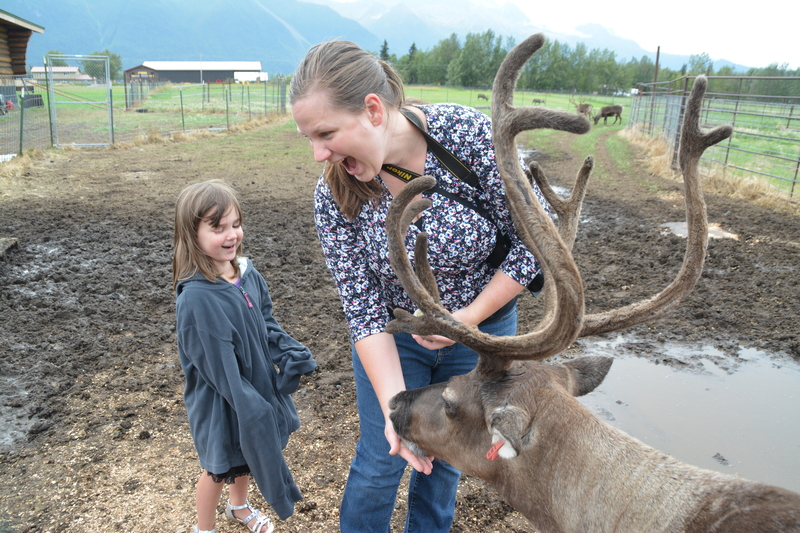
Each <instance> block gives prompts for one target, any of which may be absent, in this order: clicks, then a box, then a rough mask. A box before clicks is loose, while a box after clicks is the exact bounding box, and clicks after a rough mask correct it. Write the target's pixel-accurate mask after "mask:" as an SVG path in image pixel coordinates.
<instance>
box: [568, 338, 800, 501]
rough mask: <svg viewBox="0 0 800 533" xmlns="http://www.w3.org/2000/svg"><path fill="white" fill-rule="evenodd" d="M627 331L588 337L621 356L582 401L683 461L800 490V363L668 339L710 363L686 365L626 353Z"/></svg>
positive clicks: (671, 352)
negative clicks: (606, 338)
mask: <svg viewBox="0 0 800 533" xmlns="http://www.w3.org/2000/svg"><path fill="white" fill-rule="evenodd" d="M620 339H621V338H620ZM620 339H617V340H616V341H612V342H586V343H584V346H585V353H587V354H591V355H609V356H613V357H614V364H613V365H612V366H611V370H610V372H609V374H608V376H607V377H606V379H605V381H603V383H602V384H601V385H600V386H599V387H598V388H597V389H595V391H594V392H593V393H591V394H589V395H588V396H584V397H582V398H579V400H580V401H581V403H583V404H584V405H585V406H587V407H588V408H589V409H591V410H592V411H594V412H595V413H598V415H599V416H600V417H601V418H603V419H605V420H606V421H607V422H609V423H610V424H612V425H614V426H615V427H617V428H619V429H621V430H623V431H625V432H626V433H628V434H630V435H633V436H634V437H636V438H638V439H639V440H641V441H643V442H644V443H646V444H648V445H649V446H652V447H654V448H657V449H659V450H661V451H663V452H665V453H668V454H670V455H672V456H673V457H675V458H677V459H679V460H681V461H684V462H686V463H689V464H692V465H695V466H699V467H701V468H706V469H709V470H716V471H719V472H723V473H726V474H729V475H735V476H739V477H743V478H746V479H752V480H755V481H760V482H763V483H767V484H770V485H776V486H779V487H784V488H787V489H789V490H793V491H795V492H800V365H798V364H797V363H795V362H794V361H792V360H791V359H789V358H785V357H784V358H781V357H779V356H777V355H775V354H768V353H766V352H762V351H758V350H754V349H748V348H741V350H740V352H739V357H738V358H732V357H730V356H726V355H725V354H724V353H722V352H720V351H719V350H716V349H714V348H712V347H703V348H689V347H686V346H677V345H669V346H666V347H663V350H664V352H665V354H666V355H668V356H669V357H673V358H675V359H678V360H682V361H689V360H691V361H692V362H693V363H696V362H697V361H698V358H699V362H700V363H701V365H702V369H700V370H698V369H696V368H693V369H691V370H687V369H686V368H682V369H678V368H675V367H672V366H666V365H663V364H654V363H653V362H652V361H651V360H648V359H647V358H646V357H641V358H640V357H635V356H627V355H622V356H620V355H619V344H620V342H625V341H624V340H620ZM661 349H662V348H660V349H659V350H661ZM698 356H699V357H698ZM718 358H719V360H718V361H717V362H720V361H722V362H723V364H725V365H730V369H728V368H720V366H718V365H717V363H716V362H715V360H717V359H718ZM731 363H733V364H731Z"/></svg>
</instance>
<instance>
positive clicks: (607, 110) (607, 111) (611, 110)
mask: <svg viewBox="0 0 800 533" xmlns="http://www.w3.org/2000/svg"><path fill="white" fill-rule="evenodd" d="M623 109H624V108H623V107H622V106H621V105H607V106H603V107H601V108H600V112H599V113H598V114H596V115H595V116H594V123H595V124H597V123H598V122H599V121H600V119H601V118H602V119H603V124H607V123H608V117H614V122H612V123H611V125H612V126H613V125H614V124H616V123H617V120H619V121H620V122H622V110H623Z"/></svg>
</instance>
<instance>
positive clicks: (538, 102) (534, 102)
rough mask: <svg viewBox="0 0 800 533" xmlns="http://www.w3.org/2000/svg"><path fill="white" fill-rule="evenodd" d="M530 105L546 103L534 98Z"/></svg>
mask: <svg viewBox="0 0 800 533" xmlns="http://www.w3.org/2000/svg"><path fill="white" fill-rule="evenodd" d="M531 103H532V104H544V103H546V102H545V101H544V100H542V99H541V98H534V99H533V101H532V102H531Z"/></svg>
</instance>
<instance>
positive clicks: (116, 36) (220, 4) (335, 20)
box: [2, 0, 747, 76]
mask: <svg viewBox="0 0 800 533" xmlns="http://www.w3.org/2000/svg"><path fill="white" fill-rule="evenodd" d="M3 4H4V5H3V7H2V9H3V10H4V11H7V12H9V13H12V14H14V15H16V16H18V17H21V18H23V19H26V20H28V21H30V22H33V23H34V24H38V25H40V26H43V27H44V28H45V31H44V33H43V34H38V33H34V34H33V35H32V36H31V38H30V41H29V43H28V55H27V63H28V65H29V66H37V65H42V63H43V60H42V58H43V56H44V55H45V54H46V53H47V52H48V51H51V50H55V51H58V52H61V53H62V54H69V55H73V54H75V55H77V54H90V53H92V52H99V51H104V50H110V51H111V52H113V53H115V54H119V55H120V56H121V57H122V63H123V69H127V68H130V67H134V66H137V65H140V64H142V63H143V62H145V61H170V60H172V61H197V60H206V61H261V64H262V70H264V71H266V72H269V73H270V75H271V76H275V75H277V74H288V73H291V72H293V71H294V69H295V67H296V66H297V64H298V63H299V61H300V60H301V59H302V57H303V55H304V54H305V52H306V50H307V49H308V48H309V47H310V46H311V45H313V44H316V43H319V42H322V41H325V40H329V39H347V40H351V41H354V42H355V43H357V44H359V45H360V46H361V47H362V48H365V49H367V50H371V51H376V52H377V51H378V50H380V48H381V46H382V44H383V42H384V40H385V41H386V42H387V44H388V46H389V52H390V53H391V54H394V55H396V56H397V57H400V56H402V55H405V54H406V53H408V50H409V48H410V47H411V45H412V44H414V45H415V46H416V48H417V49H418V50H428V49H430V48H431V47H433V46H434V45H436V44H437V43H438V42H439V41H441V40H442V39H445V38H447V37H449V36H450V35H451V34H453V33H455V34H457V35H458V36H459V37H460V38H461V39H463V38H464V37H465V36H466V35H467V33H483V32H485V31H486V30H488V29H491V30H492V31H494V33H495V35H498V36H504V37H506V36H509V37H513V38H514V39H515V40H516V41H517V42H519V41H521V40H522V39H524V38H525V37H527V36H529V35H531V34H533V33H536V32H540V31H543V30H542V28H540V27H537V26H535V25H534V24H533V23H532V22H531V21H530V20H529V19H528V17H527V16H526V15H525V14H524V13H523V12H522V11H520V10H519V8H517V7H516V6H515V5H514V4H512V3H510V2H507V3H506V4H505V5H504V6H503V7H497V6H490V5H488V4H485V3H481V0H404V1H403V2H402V3H396V4H390V3H389V2H381V1H379V0H356V1H354V2H336V1H334V0H310V1H309V2H300V1H298V0H4V1H3ZM577 29H578V30H579V31H580V32H581V33H582V35H581V36H576V35H559V34H554V33H551V32H548V31H545V35H547V37H548V38H550V39H557V40H559V41H561V42H563V43H566V44H569V45H570V46H573V47H574V46H575V44H577V43H578V42H583V43H585V44H586V46H587V47H588V48H589V49H593V48H599V49H608V50H611V51H613V52H615V53H616V54H617V59H618V60H619V61H627V60H629V59H630V58H636V59H640V58H641V57H642V56H645V55H647V56H649V57H650V58H651V59H653V60H654V61H655V53H654V52H648V51H646V50H643V49H642V48H641V47H640V46H639V45H638V44H637V43H636V42H634V41H633V40H630V39H625V38H624V37H620V36H618V35H615V34H613V33H612V32H610V31H609V30H607V29H606V28H604V27H602V26H600V25H597V24H586V25H583V26H580V27H579V28H577ZM698 53H700V51H698ZM660 61H661V65H663V66H666V67H669V68H673V69H680V68H681V66H682V65H684V64H688V62H689V56H679V55H670V54H661V56H660ZM724 65H731V66H733V67H734V68H735V69H736V70H740V71H741V70H746V69H747V67H745V66H742V65H735V64H733V63H730V62H728V61H724V60H716V61H714V67H715V68H719V67H722V66H724Z"/></svg>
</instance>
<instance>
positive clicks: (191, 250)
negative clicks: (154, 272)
mask: <svg viewBox="0 0 800 533" xmlns="http://www.w3.org/2000/svg"><path fill="white" fill-rule="evenodd" d="M231 207H233V209H235V210H236V212H237V214H238V217H239V223H240V224H244V221H243V220H242V209H241V208H240V207H239V200H238V198H237V197H236V193H235V192H234V190H233V189H232V188H231V187H230V186H229V185H228V184H227V183H225V182H224V181H222V180H209V181H204V182H202V183H195V184H193V185H189V186H187V187H185V188H184V189H183V190H182V191H181V193H180V195H178V201H177V202H176V203H175V234H174V236H173V239H172V243H173V246H174V254H173V256H172V288H173V289H175V287H176V286H177V285H178V282H179V281H182V280H185V279H189V278H191V277H193V276H194V275H195V274H197V271H198V270H199V271H200V272H202V273H203V275H204V276H205V277H206V279H208V280H209V281H212V282H216V281H217V276H218V274H217V269H216V268H215V267H214V263H213V261H212V260H211V258H210V257H209V256H208V255H206V254H205V253H204V252H203V251H202V250H201V249H200V246H199V245H198V244H197V227H198V226H199V225H200V221H201V220H205V221H206V222H208V223H209V224H210V225H211V226H212V227H217V226H219V221H220V220H221V219H222V217H223V216H225V213H227V212H228V210H229V209H230V208H231ZM241 255H242V243H241V242H240V243H239V246H238V247H237V248H236V257H235V258H234V259H232V260H231V264H232V265H233V268H234V271H235V272H238V271H239V263H238V261H237V260H238V258H239V257H240V256H241Z"/></svg>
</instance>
